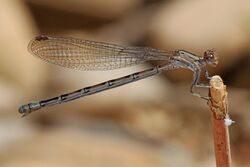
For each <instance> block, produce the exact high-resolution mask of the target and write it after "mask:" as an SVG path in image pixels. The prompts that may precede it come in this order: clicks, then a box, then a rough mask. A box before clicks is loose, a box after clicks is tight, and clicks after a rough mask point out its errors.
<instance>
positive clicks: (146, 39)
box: [0, 0, 250, 167]
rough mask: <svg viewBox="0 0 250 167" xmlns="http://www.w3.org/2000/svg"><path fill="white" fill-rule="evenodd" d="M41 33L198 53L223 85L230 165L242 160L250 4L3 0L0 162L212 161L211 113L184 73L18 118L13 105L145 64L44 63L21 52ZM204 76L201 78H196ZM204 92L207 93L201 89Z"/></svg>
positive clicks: (248, 126)
mask: <svg viewBox="0 0 250 167" xmlns="http://www.w3.org/2000/svg"><path fill="white" fill-rule="evenodd" d="M39 34H45V35H57V36H70V37H77V38H82V39H90V40H97V41H105V42H110V43H117V44H121V45H132V46H148V47H154V48H160V49H163V50H166V51H173V50H177V49H185V50H189V51H191V52H193V53H196V54H197V55H201V56H202V54H203V52H204V51H205V50H206V49H215V50H216V52H217V54H218V57H219V64H218V66H217V67H216V68H209V71H210V73H211V74H213V75H214V74H219V75H220V76H221V77H222V78H223V79H224V81H225V84H226V85H228V91H229V109H230V115H231V118H232V119H233V120H234V121H236V123H235V124H234V125H233V126H231V127H230V136H231V149H232V159H233V165H234V166H238V167H247V166H250V160H249V156H250V135H249V134H250V133H249V132H250V121H249V118H250V90H249V89H250V79H249V76H250V61H249V60H250V57H249V54H250V49H249V46H250V2H249V1H244V0H239V1H234V0H222V1H216V0H200V1H198V0H190V1H180V0H179V1H164V0H72V1H69V0H53V1H52V0H26V1H25V0H1V2H0V166H1V167H12V166H25V167H29V166H31V167H34V166H46V167H50V166H51V167H52V166H53V167H56V166H58V167H59V166H60V167H64V166H88V167H99V166H100V167H105V166H107V167H111V166H116V167H123V166H124V167H128V166H133V167H158V166H159V167H161V166H162V167H163V166H164V167H171V166H173V167H182V166H187V167H189V166H190V167H199V166H203V167H206V166H207V167H210V166H215V160H214V154H213V140H212V136H211V134H212V132H211V123H210V113H209V110H208V107H207V105H206V102H205V101H203V100H201V99H199V98H196V97H193V96H192V95H191V94H190V93H189V86H190V82H191V79H192V73H191V72H190V71H187V70H176V71H168V72H166V73H164V74H161V75H158V76H155V77H151V78H148V79H144V80H142V81H139V82H136V83H133V84H129V85H126V86H123V87H120V88H117V89H113V90H110V91H106V92H102V93H100V94H96V95H93V96H89V97H85V98H82V99H79V100H77V101H74V102H70V103H67V104H62V105H59V106H54V107H50V108H45V109H42V110H40V111H37V112H35V113H33V114H31V115H29V116H28V117H25V118H23V119H21V118H20V114H19V113H18V111H17V110H18V108H19V106H20V105H21V104H24V103H27V102H29V101H31V100H41V99H46V98H49V97H53V96H56V95H59V94H62V93H66V92H70V91H73V90H75V89H79V88H82V87H85V86H90V85H93V84H96V83H99V82H102V81H106V80H109V79H113V78H117V77H120V76H123V75H126V74H130V73H133V72H136V71H139V70H142V69H145V68H149V67H150V66H152V65H153V64H142V65H139V66H136V67H131V68H125V69H119V70H114V71H106V72H84V71H75V70H70V69H65V68H61V67H57V66H54V65H50V64H47V63H45V62H43V61H41V60H39V59H37V58H35V57H33V56H31V55H30V54H29V53H28V51H27V44H28V42H29V40H30V39H32V38H33V37H34V36H36V35H39ZM204 82H205V80H204ZM200 92H201V93H203V94H206V93H207V91H206V90H200Z"/></svg>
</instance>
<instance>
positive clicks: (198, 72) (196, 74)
mask: <svg viewBox="0 0 250 167" xmlns="http://www.w3.org/2000/svg"><path fill="white" fill-rule="evenodd" d="M200 75H201V70H200V69H197V70H195V71H194V74H193V81H192V85H191V88H190V92H191V94H192V95H194V96H196V97H199V98H202V99H205V100H209V99H210V97H208V96H201V95H200V94H198V93H195V92H194V87H198V88H209V86H208V85H203V84H199V81H200Z"/></svg>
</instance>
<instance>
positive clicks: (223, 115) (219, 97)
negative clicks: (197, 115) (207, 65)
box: [209, 76, 233, 167]
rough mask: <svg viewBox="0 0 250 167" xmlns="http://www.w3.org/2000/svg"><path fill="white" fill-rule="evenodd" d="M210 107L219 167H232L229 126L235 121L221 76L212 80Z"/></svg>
mask: <svg viewBox="0 0 250 167" xmlns="http://www.w3.org/2000/svg"><path fill="white" fill-rule="evenodd" d="M210 86H211V88H210V92H209V94H210V97H211V100H210V101H209V106H210V109H211V111H212V128H213V136H214V148H215V158H216V166H217V167H231V153H230V142H229V132H228V126H229V125H230V124H231V123H233V121H232V120H231V119H230V118H229V116H228V100H227V90H226V86H225V85H224V84H223V81H222V79H221V78H220V77H219V76H213V77H212V78H211V80H210Z"/></svg>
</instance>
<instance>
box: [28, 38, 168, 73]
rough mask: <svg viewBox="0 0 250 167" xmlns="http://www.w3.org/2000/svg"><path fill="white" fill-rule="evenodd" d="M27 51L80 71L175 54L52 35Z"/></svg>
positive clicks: (119, 65)
mask: <svg viewBox="0 0 250 167" xmlns="http://www.w3.org/2000/svg"><path fill="white" fill-rule="evenodd" d="M28 50H29V51H30V52H31V53H32V54H33V55H35V56H37V57H39V58H41V59H43V60H44V61H46V62H49V63H52V64H56V65H59V66H63V67H68V68H73V69H80V70H111V69H116V68H122V67H128V66H132V65H136V64H139V63H142V62H145V61H150V60H168V59H169V57H170V56H171V55H172V54H168V53H166V52H164V51H161V50H158V49H153V48H145V47H123V46H119V45H114V44H109V43H104V42H95V41H89V40H82V39H76V38H62V37H51V36H37V37H36V38H34V39H33V40H31V41H30V43H29V46H28Z"/></svg>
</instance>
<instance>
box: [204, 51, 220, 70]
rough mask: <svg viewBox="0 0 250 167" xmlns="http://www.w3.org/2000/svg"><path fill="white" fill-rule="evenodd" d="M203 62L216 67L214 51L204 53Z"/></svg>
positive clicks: (216, 61) (216, 59)
mask: <svg viewBox="0 0 250 167" xmlns="http://www.w3.org/2000/svg"><path fill="white" fill-rule="evenodd" d="M203 60H205V61H206V63H207V64H209V65H212V66H216V65H217V64H218V58H217V56H216V54H215V51H214V50H207V51H205V52H204V56H203Z"/></svg>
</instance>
